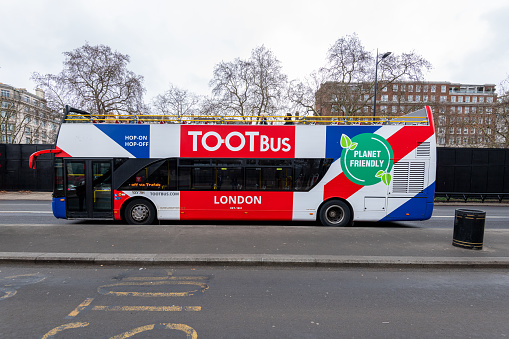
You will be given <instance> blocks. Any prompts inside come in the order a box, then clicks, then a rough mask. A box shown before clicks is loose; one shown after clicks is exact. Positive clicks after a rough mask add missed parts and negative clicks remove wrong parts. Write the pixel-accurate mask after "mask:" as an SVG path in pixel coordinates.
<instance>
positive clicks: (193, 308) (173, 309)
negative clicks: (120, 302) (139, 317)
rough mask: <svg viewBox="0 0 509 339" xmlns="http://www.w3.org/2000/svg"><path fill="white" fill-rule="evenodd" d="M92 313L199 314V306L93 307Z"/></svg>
mask: <svg viewBox="0 0 509 339" xmlns="http://www.w3.org/2000/svg"><path fill="white" fill-rule="evenodd" d="M92 311H120V312H145V311H147V312H182V311H186V312H199V311H201V306H94V307H92Z"/></svg>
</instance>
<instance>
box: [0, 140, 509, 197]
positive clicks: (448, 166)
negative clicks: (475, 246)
mask: <svg viewBox="0 0 509 339" xmlns="http://www.w3.org/2000/svg"><path fill="white" fill-rule="evenodd" d="M51 148H54V145H23V144H21V145H20V144H0V190H9V191H17V190H30V191H46V192H49V191H51V190H52V189H53V170H52V166H53V155H52V154H43V155H41V156H39V157H38V158H37V168H36V170H32V169H30V168H29V167H28V159H29V157H30V155H31V154H32V153H34V152H36V151H39V150H43V149H51ZM435 191H436V196H437V197H444V198H446V199H447V200H449V199H451V198H460V199H463V200H465V201H466V200H468V199H470V198H477V199H480V200H482V201H484V200H485V199H497V200H499V201H502V200H504V199H509V149H486V148H480V149H477V148H446V147H439V148H438V149H437V180H436V187H435Z"/></svg>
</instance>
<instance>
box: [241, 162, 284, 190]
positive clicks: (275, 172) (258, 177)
mask: <svg viewBox="0 0 509 339" xmlns="http://www.w3.org/2000/svg"><path fill="white" fill-rule="evenodd" d="M292 172H293V170H292V168H291V167H248V168H246V190H248V191H258V190H262V191H290V190H292V187H293V177H292Z"/></svg>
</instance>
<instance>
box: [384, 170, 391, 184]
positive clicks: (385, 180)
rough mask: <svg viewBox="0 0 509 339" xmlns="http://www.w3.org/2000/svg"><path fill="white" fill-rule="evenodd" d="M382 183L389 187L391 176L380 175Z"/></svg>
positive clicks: (387, 174)
mask: <svg viewBox="0 0 509 339" xmlns="http://www.w3.org/2000/svg"><path fill="white" fill-rule="evenodd" d="M382 181H383V183H384V184H386V185H387V186H389V184H390V183H391V175H390V174H389V173H384V174H383V175H382Z"/></svg>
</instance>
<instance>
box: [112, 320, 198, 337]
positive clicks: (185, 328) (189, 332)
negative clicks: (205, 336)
mask: <svg viewBox="0 0 509 339" xmlns="http://www.w3.org/2000/svg"><path fill="white" fill-rule="evenodd" d="M154 328H161V329H167V330H177V331H182V332H184V333H185V334H186V338H187V339H197V338H198V333H196V331H195V330H194V328H192V327H190V326H188V325H186V324H171V323H162V324H158V325H156V324H151V325H146V326H141V327H138V328H135V329H133V330H131V331H127V332H124V333H122V334H119V335H116V336H114V337H111V338H110V339H125V338H129V337H132V336H134V335H136V334H138V333H142V332H147V331H152V330H153V329H154Z"/></svg>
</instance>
